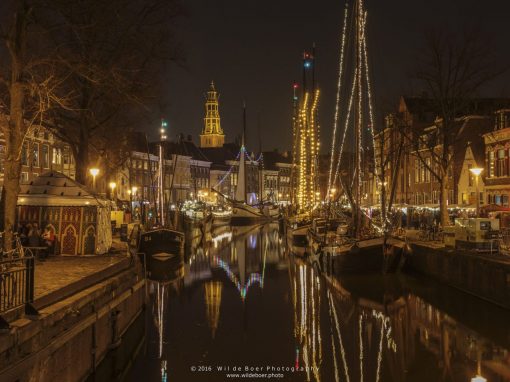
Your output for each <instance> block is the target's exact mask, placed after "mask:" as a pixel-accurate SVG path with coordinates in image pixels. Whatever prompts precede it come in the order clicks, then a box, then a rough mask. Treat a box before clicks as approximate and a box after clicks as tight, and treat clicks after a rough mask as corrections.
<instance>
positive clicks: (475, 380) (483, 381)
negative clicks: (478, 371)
mask: <svg viewBox="0 0 510 382" xmlns="http://www.w3.org/2000/svg"><path fill="white" fill-rule="evenodd" d="M471 382H487V378H484V377H482V376H481V375H477V376H476V377H473V378H471Z"/></svg>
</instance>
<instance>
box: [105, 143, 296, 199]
mask: <svg viewBox="0 0 510 382" xmlns="http://www.w3.org/2000/svg"><path fill="white" fill-rule="evenodd" d="M134 141H135V142H141V144H140V147H139V148H137V149H136V148H135V149H134V150H132V151H131V152H130V155H129V157H128V158H127V159H126V161H125V163H124V164H123V165H122V166H121V167H120V168H119V170H118V171H117V172H116V173H115V174H113V175H111V174H110V175H109V176H108V177H100V176H99V177H98V179H97V182H96V188H97V189H96V191H97V192H98V193H100V194H105V195H109V196H110V197H111V198H112V199H118V200H119V201H125V202H127V201H129V202H131V203H133V202H134V205H136V206H138V205H142V204H144V203H145V204H150V203H153V201H154V200H155V198H156V195H157V191H158V190H157V187H158V182H157V176H158V168H159V156H158V154H159V145H160V143H159V142H155V143H149V144H148V145H147V144H146V143H145V136H144V134H143V133H140V134H138V137H135V138H134ZM147 146H148V147H149V150H148V151H147V149H146V147H147ZM144 148H145V150H144ZM163 148H164V150H163V152H164V173H165V177H164V189H165V191H164V194H165V199H166V201H167V202H169V203H173V204H178V203H182V202H184V201H186V200H208V201H215V200H216V199H217V198H218V195H221V196H225V197H228V198H234V195H235V190H236V187H237V173H238V166H239V155H240V154H239V153H240V146H239V145H238V144H236V143H225V144H223V145H222V146H221V147H206V148H200V147H198V146H197V145H196V144H195V143H194V142H193V139H192V137H191V136H187V137H184V135H182V134H181V135H179V136H178V137H177V138H176V139H175V140H174V141H165V142H163ZM291 167H292V164H291V158H290V157H289V155H288V154H287V153H280V152H277V151H270V152H262V153H257V154H256V153H253V152H249V153H247V158H246V182H247V194H248V195H250V196H251V200H250V202H257V201H260V200H270V201H273V202H278V203H283V204H286V203H288V202H289V200H290V195H291V185H290V183H291V179H290V173H291ZM112 183H114V184H115V188H114V189H109V187H110V185H111V184H112Z"/></svg>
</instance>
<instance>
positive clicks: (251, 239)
mask: <svg viewBox="0 0 510 382" xmlns="http://www.w3.org/2000/svg"><path fill="white" fill-rule="evenodd" d="M248 246H249V247H250V248H251V249H255V248H257V235H250V236H249V237H248Z"/></svg>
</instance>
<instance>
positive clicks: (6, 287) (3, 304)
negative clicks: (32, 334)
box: [0, 245, 36, 329]
mask: <svg viewBox="0 0 510 382" xmlns="http://www.w3.org/2000/svg"><path fill="white" fill-rule="evenodd" d="M34 273H35V262H34V256H33V255H32V253H31V251H29V250H25V249H23V247H22V246H21V245H16V248H14V249H13V250H12V251H9V252H5V253H3V254H1V255H0V329H6V328H8V327H9V324H8V323H7V321H6V319H5V318H4V316H5V315H6V314H9V313H10V312H13V311H15V310H22V308H24V313H27V314H35V313H36V312H35V310H34V308H33V307H32V305H31V304H32V303H33V301H34V276H35V275H34Z"/></svg>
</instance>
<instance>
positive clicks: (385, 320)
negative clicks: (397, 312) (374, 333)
mask: <svg viewBox="0 0 510 382" xmlns="http://www.w3.org/2000/svg"><path fill="white" fill-rule="evenodd" d="M372 317H375V318H377V319H379V320H381V324H382V325H383V326H384V330H385V331H386V341H387V344H388V349H389V350H392V351H393V352H394V353H396V352H397V343H396V342H395V340H394V339H393V337H392V335H391V320H390V318H389V317H388V316H386V315H384V313H381V312H377V311H375V310H372Z"/></svg>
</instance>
